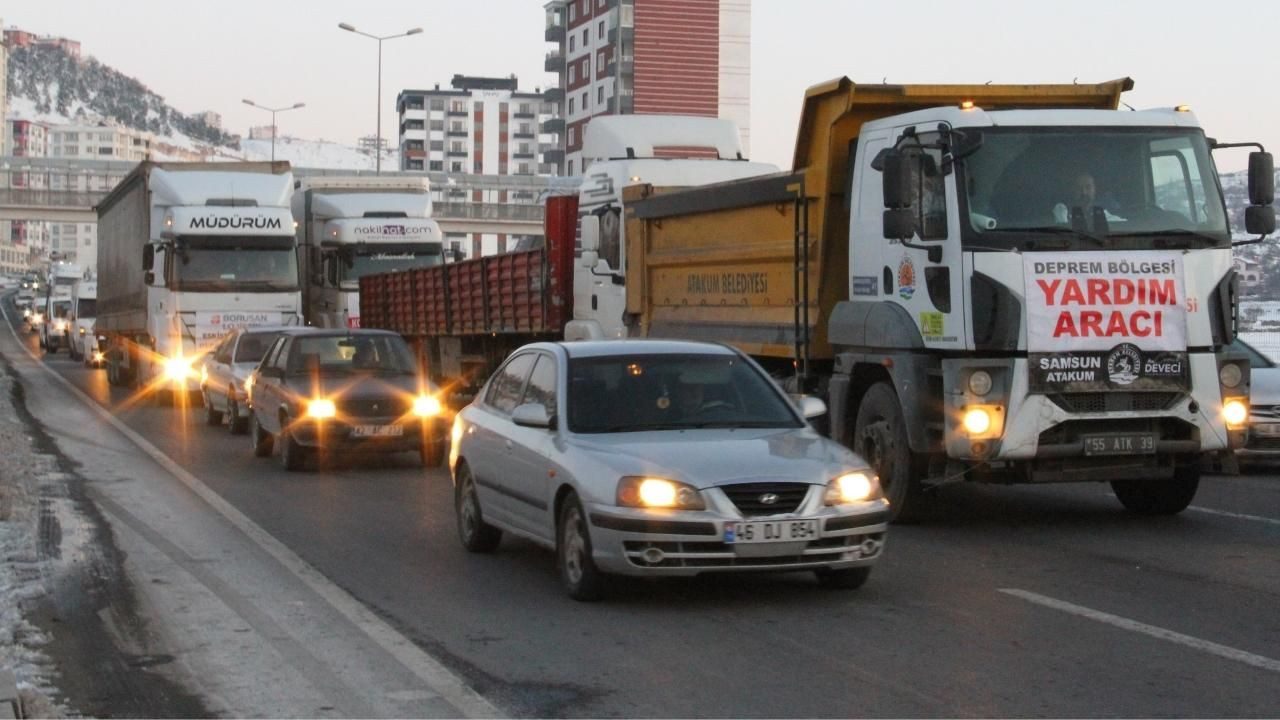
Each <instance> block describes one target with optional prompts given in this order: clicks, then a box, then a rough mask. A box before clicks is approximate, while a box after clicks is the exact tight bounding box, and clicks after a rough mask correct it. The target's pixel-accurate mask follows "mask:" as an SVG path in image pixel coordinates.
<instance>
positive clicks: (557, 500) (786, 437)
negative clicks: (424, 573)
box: [450, 340, 889, 600]
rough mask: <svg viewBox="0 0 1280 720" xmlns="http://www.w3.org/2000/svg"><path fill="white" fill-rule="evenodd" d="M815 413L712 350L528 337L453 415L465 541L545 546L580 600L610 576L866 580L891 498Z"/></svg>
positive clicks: (818, 410) (487, 547) (812, 404)
mask: <svg viewBox="0 0 1280 720" xmlns="http://www.w3.org/2000/svg"><path fill="white" fill-rule="evenodd" d="M825 412H826V408H825V406H824V405H823V403H822V401H820V400H818V399H817V398H804V399H803V400H802V401H801V403H800V406H799V408H797V407H796V406H795V405H793V404H792V402H791V401H789V399H788V398H787V396H786V395H784V394H783V393H782V391H781V390H780V389H779V388H778V386H777V385H776V384H775V383H774V382H773V381H772V380H771V379H770V378H769V376H768V375H766V374H765V373H764V371H762V370H761V369H760V368H759V366H757V365H756V364H755V363H754V362H753V361H751V360H750V359H749V358H747V357H746V356H745V355H742V354H741V353H739V352H737V351H735V350H733V349H730V348H727V347H724V346H720V345H710V344H704V343H691V342H669V341H653V340H626V341H623V340H615V341H597V342H574V343H538V344H534V345H528V346H526V347H524V348H521V349H520V350H518V351H517V352H515V353H514V354H513V355H512V356H511V357H509V358H508V359H507V361H506V362H505V363H504V364H503V365H502V366H501V367H500V368H499V369H498V370H497V371H496V372H495V373H494V375H493V376H492V377H491V378H490V379H489V381H488V382H487V383H486V385H485V387H484V389H483V390H482V391H481V393H480V395H479V396H477V398H476V399H475V400H474V401H473V402H472V403H471V404H470V405H469V406H467V407H466V408H463V409H462V411H460V412H459V414H458V416H457V417H456V418H455V420H454V425H453V445H452V448H451V451H450V468H451V470H452V474H453V482H454V497H455V509H456V515H457V523H458V535H459V538H460V539H461V541H462V545H463V546H464V547H465V548H466V549H467V550H469V551H472V552H489V551H492V550H494V549H495V548H496V547H497V546H498V543H499V541H500V540H501V537H502V534H503V533H504V532H509V533H511V534H513V535H517V536H521V537H525V538H528V539H530V540H532V541H534V542H535V543H538V544H540V545H543V546H545V547H547V548H550V549H554V550H555V552H556V556H557V560H558V565H559V568H560V577H561V581H562V583H563V585H564V587H565V590H566V591H567V592H568V594H569V595H570V596H571V597H573V598H575V599H579V600H591V599H595V598H597V597H599V596H600V594H601V593H602V591H603V589H604V583H605V576H606V575H607V574H612V573H616V574H621V575H641V576H664V575H667V576H669V575H677V576H689V575H696V574H699V573H707V572H736V571H760V570H770V571H796V570H810V571H814V572H816V574H817V577H818V579H819V580H820V581H821V582H822V583H823V584H824V585H830V586H837V587H845V588H856V587H859V586H861V585H862V584H863V583H864V582H865V581H866V580H867V577H868V576H869V574H870V572H871V567H872V565H873V564H874V563H875V561H876V560H877V559H878V558H879V557H880V554H881V551H882V550H883V548H884V542H885V534H886V532H887V529H888V524H887V523H888V520H889V505H888V503H887V502H886V500H885V499H884V496H883V494H882V493H881V488H880V483H879V480H878V479H877V478H876V476H875V474H874V473H873V472H872V470H871V469H870V467H869V466H868V465H867V463H866V462H865V461H863V460H862V459H861V458H859V457H858V456H857V455H855V454H854V453H852V452H851V451H849V450H848V449H846V448H844V447H843V446H841V445H839V444H837V443H835V442H832V441H831V440H828V439H826V438H824V437H822V436H821V435H820V434H819V433H818V432H817V431H816V430H814V429H813V428H812V427H811V426H810V425H809V424H808V423H807V419H808V418H810V417H817V416H819V415H821V414H823V413H825Z"/></svg>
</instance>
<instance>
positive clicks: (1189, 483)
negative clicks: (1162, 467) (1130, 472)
mask: <svg viewBox="0 0 1280 720" xmlns="http://www.w3.org/2000/svg"><path fill="white" fill-rule="evenodd" d="M1199 488H1200V465H1199V464H1197V463H1195V462H1192V463H1191V464H1188V465H1181V466H1178V467H1177V468H1176V469H1175V470H1174V471H1173V477H1172V478H1170V479H1168V480H1113V481H1112V482H1111V490H1112V492H1114V493H1115V494H1116V499H1117V500H1119V501H1120V504H1121V505H1124V507H1125V509H1126V510H1128V511H1129V512H1131V513H1136V514H1138V515H1177V514H1178V513H1180V512H1182V511H1183V510H1186V509H1187V506H1188V505H1190V504H1191V501H1192V500H1194V499H1195V496H1196V490H1198V489H1199Z"/></svg>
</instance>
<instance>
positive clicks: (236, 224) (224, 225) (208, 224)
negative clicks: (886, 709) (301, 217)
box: [191, 215, 280, 230]
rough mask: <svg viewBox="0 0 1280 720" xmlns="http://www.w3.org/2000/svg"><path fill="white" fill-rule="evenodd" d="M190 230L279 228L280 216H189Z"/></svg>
mask: <svg viewBox="0 0 1280 720" xmlns="http://www.w3.org/2000/svg"><path fill="white" fill-rule="evenodd" d="M191 229H192V230H279V229H280V218H278V217H265V216H262V215H258V216H248V215H235V216H231V217H219V216H216V215H210V216H208V217H199V216H197V217H193V218H191Z"/></svg>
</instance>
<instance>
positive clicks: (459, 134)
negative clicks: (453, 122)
mask: <svg viewBox="0 0 1280 720" xmlns="http://www.w3.org/2000/svg"><path fill="white" fill-rule="evenodd" d="M444 134H445V135H448V136H449V137H466V136H467V135H468V134H469V133H468V132H467V130H466V129H462V130H454V129H452V128H450V129H448V130H445V131H444Z"/></svg>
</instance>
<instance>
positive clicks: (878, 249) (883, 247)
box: [577, 78, 1275, 518]
mask: <svg viewBox="0 0 1280 720" xmlns="http://www.w3.org/2000/svg"><path fill="white" fill-rule="evenodd" d="M1132 86H1133V83H1132V81H1131V80H1129V79H1128V78H1124V79H1120V80H1115V81H1111V82H1105V83H1101V84H1091V85H1083V84H1071V85H888V84H869V85H861V84H855V83H853V82H851V81H850V80H849V79H848V78H841V79H839V80H835V81H832V82H828V83H825V84H822V85H818V86H815V87H813V88H811V89H810V90H809V91H808V92H807V93H806V95H805V99H804V108H803V113H802V116H801V120H800V127H799V133H798V136H797V139H796V146H795V154H794V162H793V167H792V170H791V171H789V172H784V173H778V174H774V175H769V176H763V177H755V178H748V179H743V180H737V181H732V182H725V183H719V184H716V185H709V186H705V187H699V188H687V189H679V188H664V187H662V186H660V185H657V184H652V183H640V184H634V185H632V186H630V187H627V188H626V189H625V190H624V191H623V203H622V204H623V206H624V207H625V215H624V218H623V220H624V229H625V236H626V238H627V245H626V249H625V253H624V257H625V262H624V266H623V274H624V275H625V288H626V302H625V310H624V323H625V326H626V332H625V334H626V335H628V336H655V337H666V338H688V339H701V340H714V341H721V342H724V343H727V344H730V345H733V346H735V347H738V348H740V349H742V350H743V351H745V352H747V353H749V354H751V355H752V356H754V357H755V358H756V359H758V360H759V361H760V362H761V363H762V364H764V365H766V366H767V367H769V368H770V369H771V372H773V373H774V375H775V376H776V377H777V378H778V379H779V381H780V382H783V383H785V384H786V385H787V386H788V388H789V389H791V390H793V391H794V392H797V393H807V394H816V395H818V396H820V397H821V398H822V399H824V400H825V402H826V404H827V406H828V410H829V412H828V417H827V421H828V425H829V432H830V433H831V435H832V436H833V437H834V438H836V439H838V440H840V441H841V442H843V443H844V444H846V445H848V446H849V447H851V448H852V449H854V450H855V451H857V452H858V453H859V454H861V455H862V456H864V457H866V458H867V459H868V460H869V461H870V462H871V463H872V464H873V465H874V466H875V468H876V469H877V472H878V473H879V474H880V477H881V481H882V483H883V485H884V487H885V488H886V493H887V495H888V497H889V499H890V501H891V503H892V506H893V508H894V513H895V516H896V517H899V518H909V517H911V516H913V515H916V516H918V515H919V514H920V513H921V512H923V511H924V509H925V508H926V507H928V506H929V505H931V504H934V502H936V498H934V497H931V495H934V494H935V493H932V492H931V491H933V490H935V489H937V488H939V487H941V486H943V485H946V484H948V483H953V482H958V481H987V482H998V483H1011V482H1032V483H1039V482H1070V481H1108V482H1110V483H1111V486H1112V489H1113V491H1114V493H1115V495H1116V496H1117V498H1118V499H1119V500H1120V502H1121V503H1122V504H1123V505H1124V506H1125V507H1126V508H1128V509H1129V510H1131V511H1134V512H1136V513H1143V514H1171V513H1176V512H1180V511H1181V510H1183V509H1184V508H1186V507H1187V505H1188V504H1189V503H1190V502H1191V500H1192V498H1193V497H1194V495H1195V493H1196V490H1197V487H1198V485H1199V480H1200V474H1201V471H1202V467H1204V466H1206V464H1208V463H1216V464H1217V465H1218V466H1220V467H1225V468H1228V469H1229V468H1230V466H1231V464H1232V463H1233V462H1234V460H1233V457H1232V455H1231V451H1232V448H1233V447H1236V446H1238V445H1239V444H1240V443H1241V442H1242V441H1243V438H1244V433H1245V427H1244V423H1245V422H1246V420H1247V417H1248V411H1247V409H1248V396H1249V390H1248V388H1249V372H1248V362H1247V361H1246V360H1245V359H1244V358H1242V357H1238V356H1235V355H1233V354H1232V353H1231V352H1230V351H1228V349H1227V346H1228V344H1229V343H1230V342H1231V341H1232V339H1233V338H1234V336H1235V332H1236V316H1237V306H1238V291H1237V279H1236V275H1235V272H1234V271H1233V270H1232V264H1231V246H1232V234H1231V228H1230V227H1229V221H1228V217H1227V213H1226V211H1225V209H1224V204H1223V197H1222V190H1221V188H1220V186H1219V182H1218V174H1217V171H1216V169H1215V167H1214V162H1213V159H1212V157H1211V153H1212V151H1213V150H1215V149H1218V148H1224V147H1238V146H1241V145H1254V144H1253V143H1232V144H1224V143H1216V142H1215V141H1214V140H1212V139H1210V138H1208V137H1206V136H1205V134H1204V131H1203V130H1201V129H1200V127H1199V126H1198V124H1197V122H1196V119H1195V117H1194V115H1193V114H1192V113H1191V112H1190V111H1189V109H1188V108H1186V107H1176V108H1167V109H1156V110H1146V111H1120V110H1118V109H1117V108H1118V106H1119V102H1120V97H1121V94H1122V93H1123V92H1124V91H1126V90H1129V89H1130V88H1132ZM1257 147H1258V150H1259V152H1254V153H1251V154H1250V174H1249V180H1250V188H1249V195H1250V201H1251V203H1252V205H1251V207H1250V208H1249V209H1248V211H1247V214H1246V219H1247V224H1248V231H1249V232H1251V233H1255V234H1266V233H1268V232H1270V231H1271V230H1273V229H1274V225H1275V216H1274V210H1272V209H1271V207H1270V206H1271V202H1272V199H1273V198H1272V196H1273V194H1274V188H1273V179H1272V174H1271V173H1272V170H1271V157H1270V155H1269V154H1266V153H1265V152H1261V150H1262V148H1261V146H1257ZM581 232H582V238H583V240H582V243H583V247H584V249H586V250H594V249H595V247H596V246H597V245H598V244H599V241H598V240H597V238H598V236H599V235H600V233H601V230H600V228H599V223H598V222H597V220H596V219H595V218H594V217H585V218H584V220H583V226H582V231H581ZM584 254H585V253H584ZM583 264H584V265H585V264H586V263H583ZM585 269H587V268H585V267H580V268H578V269H577V271H578V272H582V271H583V270H585Z"/></svg>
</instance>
